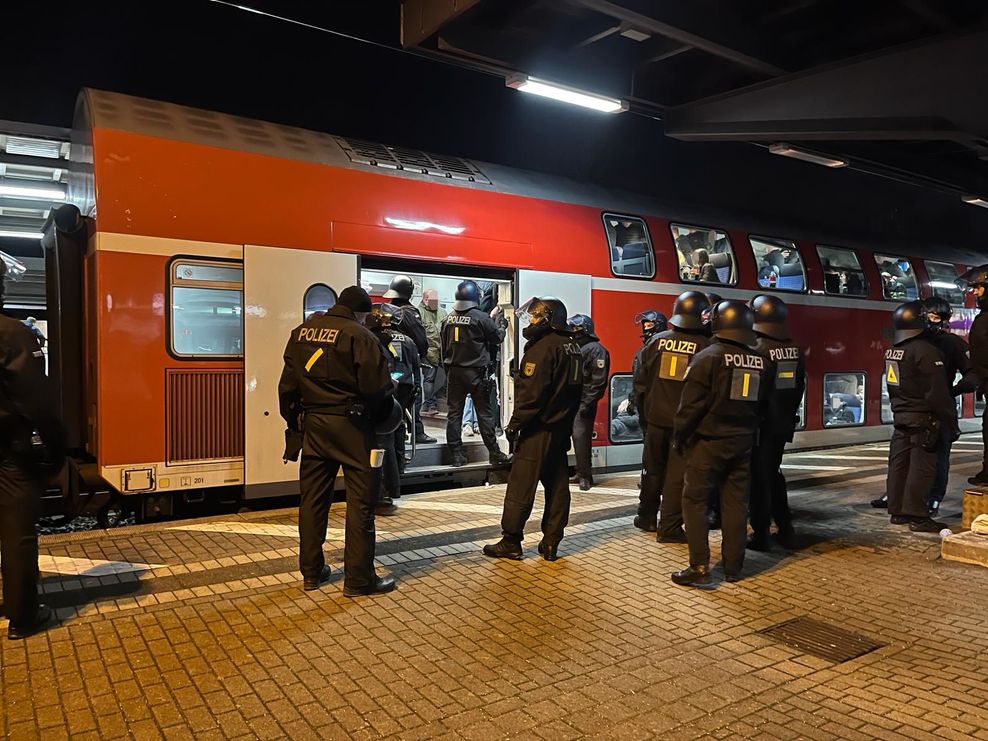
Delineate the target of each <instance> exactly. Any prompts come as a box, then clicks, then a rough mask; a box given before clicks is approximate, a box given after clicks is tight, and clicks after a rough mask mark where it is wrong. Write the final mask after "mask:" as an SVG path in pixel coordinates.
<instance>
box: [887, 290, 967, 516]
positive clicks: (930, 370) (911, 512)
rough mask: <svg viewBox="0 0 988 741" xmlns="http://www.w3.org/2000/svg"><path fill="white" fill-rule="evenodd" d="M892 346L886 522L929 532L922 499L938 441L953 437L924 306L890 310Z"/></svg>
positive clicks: (952, 414) (949, 404)
mask: <svg viewBox="0 0 988 741" xmlns="http://www.w3.org/2000/svg"><path fill="white" fill-rule="evenodd" d="M892 326H893V329H894V330H895V335H894V338H893V345H892V347H891V348H889V349H888V350H886V351H885V382H886V385H887V386H888V391H889V401H890V402H891V404H892V425H893V430H892V441H891V443H889V469H888V479H887V481H886V485H885V491H886V492H887V493H888V498H889V501H888V508H889V515H890V520H891V522H892V524H894V525H905V524H908V525H909V529H910V530H912V531H913V532H920V533H935V532H939V531H940V528H941V527H942V525H941V524H940V523H938V522H936V521H935V520H933V519H932V518H931V517H930V516H929V512H928V510H927V498H928V496H929V493H930V490H931V489H932V487H933V481H934V479H935V478H936V468H937V450H938V448H939V447H940V445H941V440H942V439H943V438H947V439H949V440H950V442H953V441H954V440H956V439H957V437H958V434H959V433H958V430H957V407H956V405H955V404H954V400H953V399H952V398H951V396H950V385H949V384H948V383H947V377H946V375H945V373H944V368H945V365H946V364H945V363H944V359H943V355H941V353H940V351H939V350H938V349H937V347H936V345H934V344H933V343H932V342H931V341H930V334H929V332H928V331H927V319H926V308H925V307H924V306H923V302H922V301H909V302H907V303H904V304H902V305H901V306H899V307H898V308H897V309H896V310H895V312H894V313H893V314H892Z"/></svg>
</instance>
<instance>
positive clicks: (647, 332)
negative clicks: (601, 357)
mask: <svg viewBox="0 0 988 741" xmlns="http://www.w3.org/2000/svg"><path fill="white" fill-rule="evenodd" d="M635 324H636V325H638V326H639V327H640V328H641V338H642V346H641V347H639V348H638V349H637V350H635V356H634V357H633V358H632V359H631V378H632V390H631V393H629V394H628V398H627V399H625V400H624V401H623V402H621V404H619V405H618V414H621V413H622V412H626V413H628V414H630V415H633V416H635V417H637V416H638V398H637V397H636V394H635V390H634V388H635V387H634V384H636V383H638V381H637V378H638V374H639V372H640V370H639V369H640V368H641V363H642V356H643V355H644V354H645V348H646V347H648V343H649V342H650V341H651V339H652V338H653V337H654V336H655V335H656V334H658V333H659V332H665V331H666V329H667V328H668V327H669V319H668V318H667V317H666V315H665V314H663V313H662V312H661V311H656V310H655V309H646V310H645V311H642V312H640V313H638V314H636V315H635ZM638 423H639V429H640V430H641V438H642V443H643V444H642V468H641V475H640V476H639V477H638V489H639V490H640V489H641V488H642V483H643V482H644V479H645V445H644V442H645V433H646V426H645V425H644V424H642V421H641V419H640V418H639V419H638ZM611 424H613V422H612V423H611ZM570 483H573V479H570Z"/></svg>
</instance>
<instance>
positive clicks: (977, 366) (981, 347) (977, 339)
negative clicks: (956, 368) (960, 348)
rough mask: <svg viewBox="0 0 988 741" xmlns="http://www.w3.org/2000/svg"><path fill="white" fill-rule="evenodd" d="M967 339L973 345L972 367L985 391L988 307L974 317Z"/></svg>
mask: <svg viewBox="0 0 988 741" xmlns="http://www.w3.org/2000/svg"><path fill="white" fill-rule="evenodd" d="M967 341H968V343H969V344H970V346H971V369H972V370H973V371H974V373H975V374H976V375H977V376H978V378H979V379H980V380H981V388H980V390H981V391H982V392H983V391H984V387H985V383H986V382H988V309H982V310H981V311H980V312H978V315H977V316H976V317H974V323H973V324H972V325H971V331H970V332H968V334H967Z"/></svg>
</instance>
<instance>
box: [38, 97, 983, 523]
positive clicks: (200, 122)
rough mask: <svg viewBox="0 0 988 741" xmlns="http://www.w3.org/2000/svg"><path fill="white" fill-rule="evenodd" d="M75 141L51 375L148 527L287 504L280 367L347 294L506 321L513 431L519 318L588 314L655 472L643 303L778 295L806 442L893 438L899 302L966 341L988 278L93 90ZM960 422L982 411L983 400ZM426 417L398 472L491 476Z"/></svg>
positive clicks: (54, 285) (606, 418)
mask: <svg viewBox="0 0 988 741" xmlns="http://www.w3.org/2000/svg"><path fill="white" fill-rule="evenodd" d="M73 137H74V139H73V147H72V151H73V153H74V154H73V162H72V176H71V179H70V188H69V199H70V202H71V203H72V204H74V205H73V206H72V207H63V210H62V211H61V212H60V213H59V214H57V215H56V217H55V218H54V219H53V223H52V224H51V225H50V226H49V229H48V230H47V233H46V237H45V244H46V247H47V250H46V252H47V261H48V262H47V270H48V292H49V297H48V300H49V307H50V308H49V329H50V333H51V339H52V346H51V351H50V361H51V372H52V375H53V376H54V377H55V379H56V380H57V382H58V385H59V392H60V399H61V404H62V410H63V413H64V415H65V418H66V420H67V421H68V423H69V426H70V430H71V435H72V442H73V445H74V447H75V449H76V451H77V454H78V457H79V458H80V459H81V460H82V459H84V460H85V461H88V466H89V470H90V471H93V475H92V476H88V478H92V477H93V476H96V477H98V478H100V479H102V481H104V482H105V483H106V484H108V485H109V486H110V487H112V488H113V489H114V490H116V491H117V492H120V493H123V494H139V495H142V497H144V498H145V500H147V501H148V502H150V503H151V508H152V510H154V511H167V501H168V499H169V497H170V496H171V495H172V494H173V493H176V492H185V493H186V496H193V495H194V493H195V492H203V491H205V492H207V493H208V492H209V491H210V490H213V489H215V488H217V487H227V488H233V489H235V490H237V491H242V492H243V493H244V495H245V496H246V497H248V498H252V497H263V496H268V495H273V494H284V493H291V492H292V491H293V490H295V489H294V487H295V486H296V485H297V484H296V474H297V470H296V468H295V466H293V465H291V464H285V463H284V462H283V461H282V450H283V442H284V438H283V430H284V424H283V421H282V420H281V418H280V417H279V415H278V399H277V384H278V379H279V376H280V373H281V369H282V350H283V348H284V344H285V341H286V339H287V337H288V334H289V332H290V331H291V329H292V328H293V327H295V326H297V325H298V324H299V323H300V322H301V321H302V320H303V318H304V317H305V316H306V315H307V314H308V313H310V312H312V311H317V310H324V309H325V308H327V307H328V306H331V305H332V304H333V302H334V301H335V298H336V295H337V294H338V292H339V291H340V290H341V289H342V288H344V287H345V286H347V285H350V284H354V283H362V284H363V285H364V286H365V287H368V288H369V289H370V290H371V293H372V294H376V295H380V294H381V293H383V291H384V290H385V289H386V287H387V282H388V281H389V280H390V278H391V276H393V275H395V274H409V275H411V276H413V278H414V280H415V281H416V284H417V286H418V289H419V291H421V290H422V289H424V288H430V287H431V288H436V289H437V291H438V293H439V295H440V300H441V302H442V303H446V302H451V301H452V292H453V287H454V286H455V284H456V283H457V282H458V280H461V279H462V278H464V277H470V278H474V279H477V280H481V281H484V282H485V286H487V287H488V288H493V293H494V294H495V295H496V303H497V304H499V305H500V306H501V307H502V309H503V310H504V311H505V312H506V314H507V315H508V317H509V319H510V320H511V322H510V328H509V332H508V337H507V338H506V340H505V344H504V348H503V351H502V353H501V368H500V371H499V387H500V391H501V404H500V413H501V417H502V421H504V420H506V419H507V418H508V416H510V412H511V404H512V385H511V374H510V369H511V367H512V364H513V363H516V362H517V360H516V359H517V358H518V356H519V347H518V337H519V334H520V332H519V326H518V323H519V322H518V320H517V318H516V317H514V316H513V307H514V306H517V305H519V304H521V303H522V302H524V301H525V300H526V299H527V298H528V297H530V296H532V295H540V294H551V295H554V296H557V297H559V298H561V299H562V300H563V301H564V302H565V303H566V306H567V308H568V310H569V312H570V313H571V314H572V313H577V312H579V313H585V314H590V315H592V316H593V318H594V320H595V322H596V326H597V331H598V334H599V335H600V337H601V340H602V342H603V343H604V344H605V345H606V346H607V347H608V348H609V349H610V352H611V358H612V362H611V369H612V376H611V379H610V384H609V388H608V393H607V394H606V396H605V397H604V398H603V399H602V400H601V402H600V403H601V408H600V409H599V411H598V416H597V420H598V421H597V424H596V428H595V443H594V460H595V465H596V466H597V467H601V468H607V469H620V468H631V467H637V466H638V465H639V463H640V459H641V435H640V429H639V428H638V425H637V420H636V419H635V418H634V417H630V416H628V415H627V414H626V413H625V412H624V411H623V410H624V406H623V405H622V404H621V402H622V401H624V399H625V398H626V397H627V394H628V392H629V390H630V385H631V379H630V367H631V359H632V356H633V354H634V352H635V350H636V349H637V347H638V346H639V344H640V339H639V335H638V328H637V326H636V325H635V324H634V322H633V318H634V317H635V316H636V315H637V314H638V313H639V312H641V311H643V310H645V309H650V308H655V309H658V310H661V311H664V312H665V313H667V314H668V313H669V310H670V307H671V303H672V301H673V299H674V298H675V296H677V295H678V294H679V293H681V292H682V291H684V290H687V289H691V288H697V289H699V290H704V291H707V292H714V293H717V294H719V295H720V296H722V297H724V298H742V299H748V298H750V297H751V296H752V295H754V294H755V293H756V292H777V293H779V295H781V296H783V298H784V299H785V301H786V303H787V304H788V305H789V306H790V316H791V323H792V330H793V334H794V336H795V337H796V338H797V339H798V340H799V341H800V342H801V343H802V344H803V345H805V346H806V348H807V371H808V374H809V378H808V383H807V390H806V396H805V398H804V400H803V405H802V413H801V419H802V420H803V422H802V428H801V430H800V432H799V433H798V434H797V439H796V441H795V443H794V445H795V446H797V447H809V446H826V445H836V444H840V443H851V442H862V441H867V440H878V439H883V438H886V437H887V436H888V434H889V432H888V426H887V423H888V422H890V415H889V410H888V405H887V396H886V395H885V393H884V390H883V385H884V384H883V375H882V374H883V363H882V357H881V356H882V353H881V350H882V348H883V346H884V345H886V344H887V342H888V340H889V338H890V314H891V311H892V309H894V307H895V306H896V305H897V304H898V303H899V302H901V301H903V300H906V299H909V298H916V297H925V296H929V295H931V293H937V294H939V295H943V296H945V297H946V298H948V299H949V300H950V301H951V303H953V304H954V305H955V306H956V308H957V311H956V314H955V317H954V321H953V323H952V327H953V329H954V330H955V331H957V332H961V333H964V332H966V330H967V327H968V326H969V324H970V320H971V318H972V316H973V310H972V309H971V308H969V307H967V306H965V297H964V295H963V294H962V293H961V292H960V291H958V290H957V288H956V287H955V286H954V283H953V281H954V279H955V278H956V276H957V275H958V273H959V271H962V270H963V269H965V268H966V267H967V266H969V265H973V264H978V263H980V262H982V261H983V256H982V255H979V254H977V253H975V252H964V251H956V250H948V249H937V250H936V251H935V253H934V252H933V251H932V250H928V251H925V252H924V251H923V250H922V249H919V248H909V249H906V248H902V249H896V248H884V247H881V246H879V247H876V246H875V245H870V246H869V245H862V244H859V243H856V242H855V241H854V240H852V239H846V240H845V239H838V238H829V239H826V240H815V239H807V238H805V237H804V236H801V235H799V234H795V233H793V232H792V231H790V230H789V229H787V228H785V227H784V226H782V225H773V224H771V223H758V224H747V225H746V224H744V223H743V220H742V219H739V218H735V217H733V216H730V215H724V214H723V213H720V212H718V211H717V210H716V209H714V208H709V209H705V210H698V209H696V208H678V207H677V208H675V209H673V208H669V207H665V206H663V205H661V204H659V203H657V202H655V201H654V200H651V199H649V198H646V197H641V196H635V195H631V194H626V193H615V192H609V191H605V190H602V189H599V188H596V187H591V186H587V185H583V184H579V183H576V182H572V181H569V180H564V179H561V178H554V177H550V176H545V175H540V174H536V173H532V172H526V171H520V170H516V169H509V168H505V167H501V166H497V165H493V164H484V163H475V162H471V161H467V160H464V159H460V158H456V157H448V156H441V155H434V154H427V153H424V152H420V151H416V150H410V149H406V148H401V147H389V146H383V145H380V144H375V143H371V142H366V141H360V140H355V139H351V138H345V137H337V136H331V135H328V134H323V133H316V132H312V131H306V130H301V129H296V128H290V127H287V126H281V125H275V124H271V123H265V122H261V121H255V120H248V119H244V118H237V117H233V116H229V115H222V114H218V113H212V112H207V111H202V110H195V109H192V108H186V107H181V106H177V105H171V104H167V103H161V102H156V101H151V100H144V99H139V98H134V97H129V96H124V95H118V94H114V93H108V92H102V91H97V90H85V91H83V93H82V94H81V96H80V99H79V104H78V107H77V116H76V122H75V126H74V134H73ZM76 208H77V209H78V211H76V210H75V209H76ZM416 301H417V298H416ZM961 411H962V416H963V417H965V418H971V417H973V416H974V415H975V412H976V410H975V404H974V400H973V398H970V397H968V398H965V399H964V400H963V402H962V405H961ZM427 424H429V425H430V426H429V427H428V429H429V430H431V431H434V432H435V433H437V436H438V437H440V442H439V443H437V444H433V445H424V446H423V445H419V446H418V448H417V450H416V456H415V459H414V460H413V461H412V462H411V463H410V465H409V468H408V469H407V471H406V476H408V477H410V478H417V479H420V480H421V479H429V478H432V477H449V476H463V475H467V474H469V473H473V474H474V475H476V474H477V473H478V472H480V471H481V470H482V469H483V468H484V466H483V464H481V463H480V462H479V461H480V460H481V452H483V453H484V455H485V456H486V451H483V449H482V447H481V446H477V447H478V450H476V451H474V452H475V455H474V459H475V460H477V461H478V463H476V464H474V465H472V466H468V467H467V468H466V469H453V468H451V467H450V466H449V465H448V457H447V451H446V450H445V446H444V445H443V444H442V434H441V433H442V429H443V424H444V423H443V421H442V419H441V418H437V419H433V420H428V422H427ZM971 424H972V422H970V421H969V422H967V423H966V425H968V426H969V425H971ZM468 449H469V446H468ZM78 485H79V484H78V482H77V483H76V484H71V483H70V484H69V486H78Z"/></svg>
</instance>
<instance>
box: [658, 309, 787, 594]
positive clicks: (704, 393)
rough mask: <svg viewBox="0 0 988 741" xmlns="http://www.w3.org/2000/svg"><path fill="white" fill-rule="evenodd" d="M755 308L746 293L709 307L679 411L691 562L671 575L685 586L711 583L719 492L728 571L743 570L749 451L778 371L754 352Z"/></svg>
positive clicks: (677, 438)
mask: <svg viewBox="0 0 988 741" xmlns="http://www.w3.org/2000/svg"><path fill="white" fill-rule="evenodd" d="M753 324H754V315H753V314H752V313H751V309H749V308H748V307H747V306H746V305H745V304H744V302H743V301H737V300H730V299H729V300H727V301H721V302H720V303H719V304H717V306H716V307H715V311H714V312H713V313H712V320H711V326H712V329H713V335H714V336H713V341H712V342H711V344H710V345H709V346H707V347H706V348H704V349H703V350H701V351H700V352H698V353H697V354H696V355H694V356H693V360H692V362H691V363H690V365H689V368H688V369H687V371H686V379H685V382H684V384H683V393H682V400H681V401H680V403H679V409H678V410H677V412H676V420H675V426H674V428H673V431H672V445H673V447H674V448H675V449H676V450H677V452H680V453H684V454H685V456H686V472H685V474H684V476H683V520H684V522H685V525H686V538H687V541H688V543H689V552H690V553H689V555H690V563H689V566H688V567H687V568H685V569H683V570H682V571H677V572H676V573H674V574H673V575H672V581H673V582H674V583H676V584H679V585H682V586H694V587H703V586H707V585H709V584H710V581H711V577H710V543H709V537H708V535H709V533H708V522H707V506H708V503H709V501H710V498H711V496H713V495H714V494H715V493H719V495H720V499H721V513H722V527H721V532H722V535H723V540H722V545H721V554H722V557H723V562H724V577H725V579H726V580H727V581H729V582H735V581H738V580H739V579H740V578H741V569H742V567H743V566H744V554H745V541H746V540H747V534H748V490H749V487H750V484H751V451H752V448H753V447H754V444H755V436H756V434H757V432H758V428H759V427H760V426H761V421H762V416H763V414H764V409H765V402H766V399H768V397H769V396H770V394H771V393H772V388H771V387H772V380H773V376H774V371H773V369H772V368H771V361H769V360H768V359H767V358H765V356H763V355H762V354H760V353H758V352H755V350H754V345H755V332H754V330H753Z"/></svg>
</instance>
